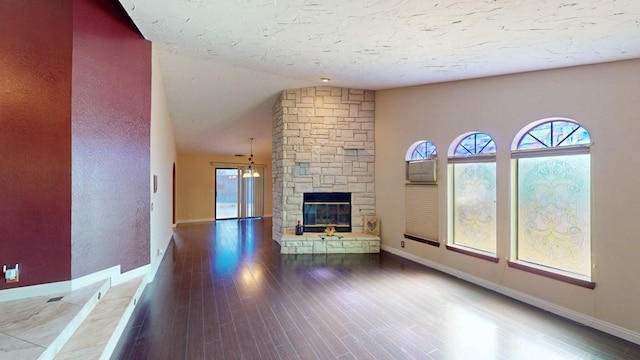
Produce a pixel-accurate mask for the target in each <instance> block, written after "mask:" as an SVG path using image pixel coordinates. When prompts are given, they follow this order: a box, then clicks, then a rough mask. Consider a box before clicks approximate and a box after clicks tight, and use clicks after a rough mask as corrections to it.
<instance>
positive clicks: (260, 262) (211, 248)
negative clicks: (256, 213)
mask: <svg viewBox="0 0 640 360" xmlns="http://www.w3.org/2000/svg"><path fill="white" fill-rule="evenodd" d="M279 251H280V248H279V246H278V244H277V243H275V242H273V241H272V240H271V221H270V220H269V219H265V220H240V221H236V220H224V221H217V222H215V223H214V224H206V225H191V226H181V227H178V228H177V230H176V232H175V237H174V241H173V242H172V243H171V245H170V249H169V250H168V252H167V253H166V255H165V258H164V260H163V261H162V263H161V265H160V269H159V270H158V274H157V276H156V278H155V281H154V282H153V283H151V284H149V286H148V287H147V289H146V290H145V292H144V294H143V296H142V298H141V300H140V301H141V303H140V304H139V306H138V307H137V308H136V310H135V312H134V314H133V316H132V318H131V320H130V321H129V324H128V325H127V328H126V330H125V333H124V334H123V336H122V338H121V340H120V342H119V344H118V346H117V348H116V350H115V352H114V355H113V357H112V358H113V359H154V360H156V359H172V360H173V359H251V360H253V359H544V360H547V359H640V346H638V345H635V344H632V343H629V342H626V341H623V340H620V339H617V338H615V337H612V336H609V335H607V334H604V333H601V332H598V331H596V330H593V329H591V328H587V327H584V326H581V325H578V324H575V323H572V322H570V321H566V320H564V319H561V318H559V317H557V316H554V315H552V314H549V313H546V312H543V311H541V310H538V309H535V308H533V307H531V306H528V305H526V304H522V303H519V302H517V301H514V300H511V299H509V298H506V297H504V296H501V295H498V294H495V293H492V292H490V291H488V290H485V289H483V288H480V287H477V286H474V285H471V284H468V283H465V282H463V281H460V280H458V279H455V278H453V277H450V276H447V275H444V274H441V273H438V272H436V271H434V270H431V269H429V268H426V267H424V266H421V265H417V264H415V263H412V262H410V261H407V260H405V259H402V258H399V257H397V256H394V255H391V254H388V253H384V252H383V253H381V254H365V255H355V254H354V255H326V256H325V255H313V256H312V255H280V253H279Z"/></svg>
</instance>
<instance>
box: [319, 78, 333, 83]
mask: <svg viewBox="0 0 640 360" xmlns="http://www.w3.org/2000/svg"><path fill="white" fill-rule="evenodd" d="M320 81H322V82H329V81H331V79H329V78H320Z"/></svg>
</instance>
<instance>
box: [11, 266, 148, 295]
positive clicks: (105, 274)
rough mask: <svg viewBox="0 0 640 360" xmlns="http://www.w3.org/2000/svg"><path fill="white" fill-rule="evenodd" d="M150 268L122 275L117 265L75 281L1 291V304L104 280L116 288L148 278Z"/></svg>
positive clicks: (51, 293) (146, 267)
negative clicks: (137, 279)
mask: <svg viewBox="0 0 640 360" xmlns="http://www.w3.org/2000/svg"><path fill="white" fill-rule="evenodd" d="M150 268H151V266H150V265H144V266H141V267H139V268H136V269H133V270H130V271H127V272H125V273H120V265H116V266H112V267H110V268H107V269H104V270H100V271H96V272H94V273H92V274H88V275H85V276H81V277H79V278H76V279H73V280H66V281H58V282H54V283H48V284H39V285H31V286H23V287H19V288H12V289H5V290H0V302H6V301H13V300H20V299H25V298H30V297H35V296H49V295H53V294H60V293H66V292H70V291H73V290H77V289H80V288H83V287H85V286H87V285H91V284H95V283H97V282H99V281H102V280H109V283H110V285H109V287H111V286H116V285H119V284H122V283H124V282H127V281H129V280H131V279H133V278H136V277H138V276H148V273H149V271H150ZM145 280H146V279H145Z"/></svg>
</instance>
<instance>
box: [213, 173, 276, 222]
mask: <svg viewBox="0 0 640 360" xmlns="http://www.w3.org/2000/svg"><path fill="white" fill-rule="evenodd" d="M215 171H216V176H215V182H216V199H215V202H216V204H215V205H216V206H215V208H216V220H222V219H237V218H248V217H259V216H263V215H264V201H263V200H264V182H263V180H262V179H263V178H264V168H262V167H254V168H253V169H252V171H251V172H247V169H245V168H244V167H242V166H238V167H224V168H223V167H216V170H215ZM256 174H257V175H256Z"/></svg>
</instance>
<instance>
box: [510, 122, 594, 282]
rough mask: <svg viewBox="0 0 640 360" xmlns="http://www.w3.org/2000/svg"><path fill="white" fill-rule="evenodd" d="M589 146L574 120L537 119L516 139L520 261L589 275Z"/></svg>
mask: <svg viewBox="0 0 640 360" xmlns="http://www.w3.org/2000/svg"><path fill="white" fill-rule="evenodd" d="M590 145H591V137H590V135H589V132H588V131H587V130H586V129H585V128H583V127H582V126H580V124H578V123H577V122H575V121H573V120H570V119H552V120H542V121H538V122H535V123H533V124H531V125H529V126H528V127H526V128H524V129H523V130H522V131H520V133H519V135H518V136H517V137H516V139H514V143H513V144H512V158H514V159H515V161H517V174H516V175H515V176H516V177H517V182H516V184H517V185H516V186H517V189H516V194H517V200H516V211H517V234H516V239H515V244H514V245H515V249H514V250H515V256H516V258H517V260H519V261H522V262H526V263H532V264H535V265H540V266H543V267H547V268H550V269H551V270H553V269H555V270H561V271H563V272H568V273H570V274H576V275H578V277H590V276H591V231H590V229H591V201H590V198H591V173H590V172H591V168H590V165H591V159H590V154H589V147H590ZM570 274H568V275H569V276H571V275H570Z"/></svg>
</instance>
